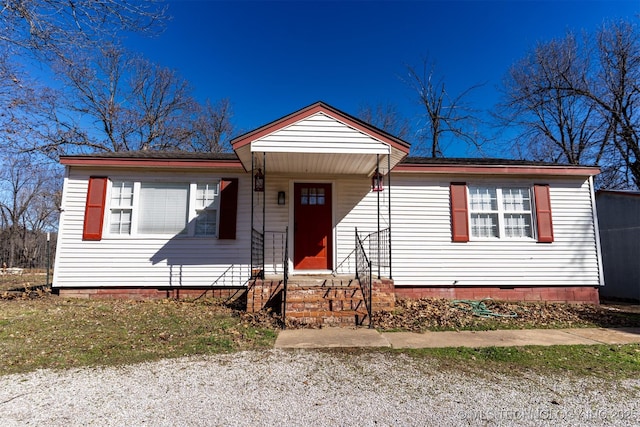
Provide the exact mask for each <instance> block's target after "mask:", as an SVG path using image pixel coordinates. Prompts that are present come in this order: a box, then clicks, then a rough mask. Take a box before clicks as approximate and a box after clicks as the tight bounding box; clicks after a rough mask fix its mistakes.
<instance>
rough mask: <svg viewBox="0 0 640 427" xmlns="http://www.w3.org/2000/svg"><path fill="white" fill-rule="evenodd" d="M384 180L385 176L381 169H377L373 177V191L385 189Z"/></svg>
mask: <svg viewBox="0 0 640 427" xmlns="http://www.w3.org/2000/svg"><path fill="white" fill-rule="evenodd" d="M383 181H384V176H383V175H382V174H381V173H380V172H379V171H377V170H376V171H375V173H374V174H373V176H372V177H371V191H382V190H384V188H383V187H382V182H383Z"/></svg>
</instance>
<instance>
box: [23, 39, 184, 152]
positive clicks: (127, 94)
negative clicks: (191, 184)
mask: <svg viewBox="0 0 640 427" xmlns="http://www.w3.org/2000/svg"><path fill="white" fill-rule="evenodd" d="M69 58H70V59H72V61H61V62H58V63H57V65H56V71H57V72H58V75H59V76H61V77H62V79H63V80H62V81H63V89H61V90H58V91H54V90H43V91H41V92H40V93H39V97H38V99H37V101H35V102H34V103H33V104H34V105H37V106H38V107H37V108H36V109H35V111H34V112H33V114H31V116H30V117H31V122H32V123H33V132H34V133H35V134H36V135H37V137H33V138H30V140H29V141H22V142H21V144H22V145H21V147H22V148H23V151H28V152H41V153H44V154H46V155H48V156H49V157H51V158H57V156H59V155H60V154H65V153H79V152H96V151H98V152H100V151H132V150H173V149H178V148H180V147H182V146H183V145H184V144H185V143H186V141H189V139H190V134H191V130H190V122H191V120H193V114H192V113H193V111H194V104H195V101H194V100H193V98H192V97H191V89H190V86H189V84H188V83H187V82H186V81H185V80H183V79H182V78H181V77H180V76H179V75H178V74H177V73H176V72H175V71H173V70H171V69H168V68H165V67H161V66H158V65H155V64H152V63H150V62H149V61H146V60H144V59H142V58H139V57H132V56H130V55H129V54H128V53H127V52H125V51H124V50H123V49H121V48H119V47H116V46H113V45H106V46H103V48H102V49H101V51H100V56H99V57H97V58H94V57H91V56H86V55H84V54H83V53H80V54H78V55H75V56H73V57H69Z"/></svg>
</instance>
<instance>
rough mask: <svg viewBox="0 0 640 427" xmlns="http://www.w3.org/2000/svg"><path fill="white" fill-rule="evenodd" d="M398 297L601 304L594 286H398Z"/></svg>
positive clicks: (396, 290) (396, 289)
mask: <svg viewBox="0 0 640 427" xmlns="http://www.w3.org/2000/svg"><path fill="white" fill-rule="evenodd" d="M395 295H396V297H398V298H414V299H418V298H446V299H473V300H480V299H483V298H492V299H495V300H501V301H540V302H562V303H584V304H596V305H597V304H599V303H600V299H599V295H598V288H597V287H593V286H562V287H560V286H549V287H516V288H497V287H424V286H396V287H395Z"/></svg>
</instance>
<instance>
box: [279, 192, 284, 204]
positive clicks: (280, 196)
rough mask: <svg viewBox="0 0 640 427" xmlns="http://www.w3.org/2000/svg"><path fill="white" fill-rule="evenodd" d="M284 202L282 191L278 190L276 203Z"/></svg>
mask: <svg viewBox="0 0 640 427" xmlns="http://www.w3.org/2000/svg"><path fill="white" fill-rule="evenodd" d="M284 203H285V196H284V191H278V204H279V205H284Z"/></svg>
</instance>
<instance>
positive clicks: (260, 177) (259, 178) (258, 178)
mask: <svg viewBox="0 0 640 427" xmlns="http://www.w3.org/2000/svg"><path fill="white" fill-rule="evenodd" d="M253 191H255V192H258V193H262V192H264V174H263V173H262V169H258V172H256V175H255V176H254V177H253Z"/></svg>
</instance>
